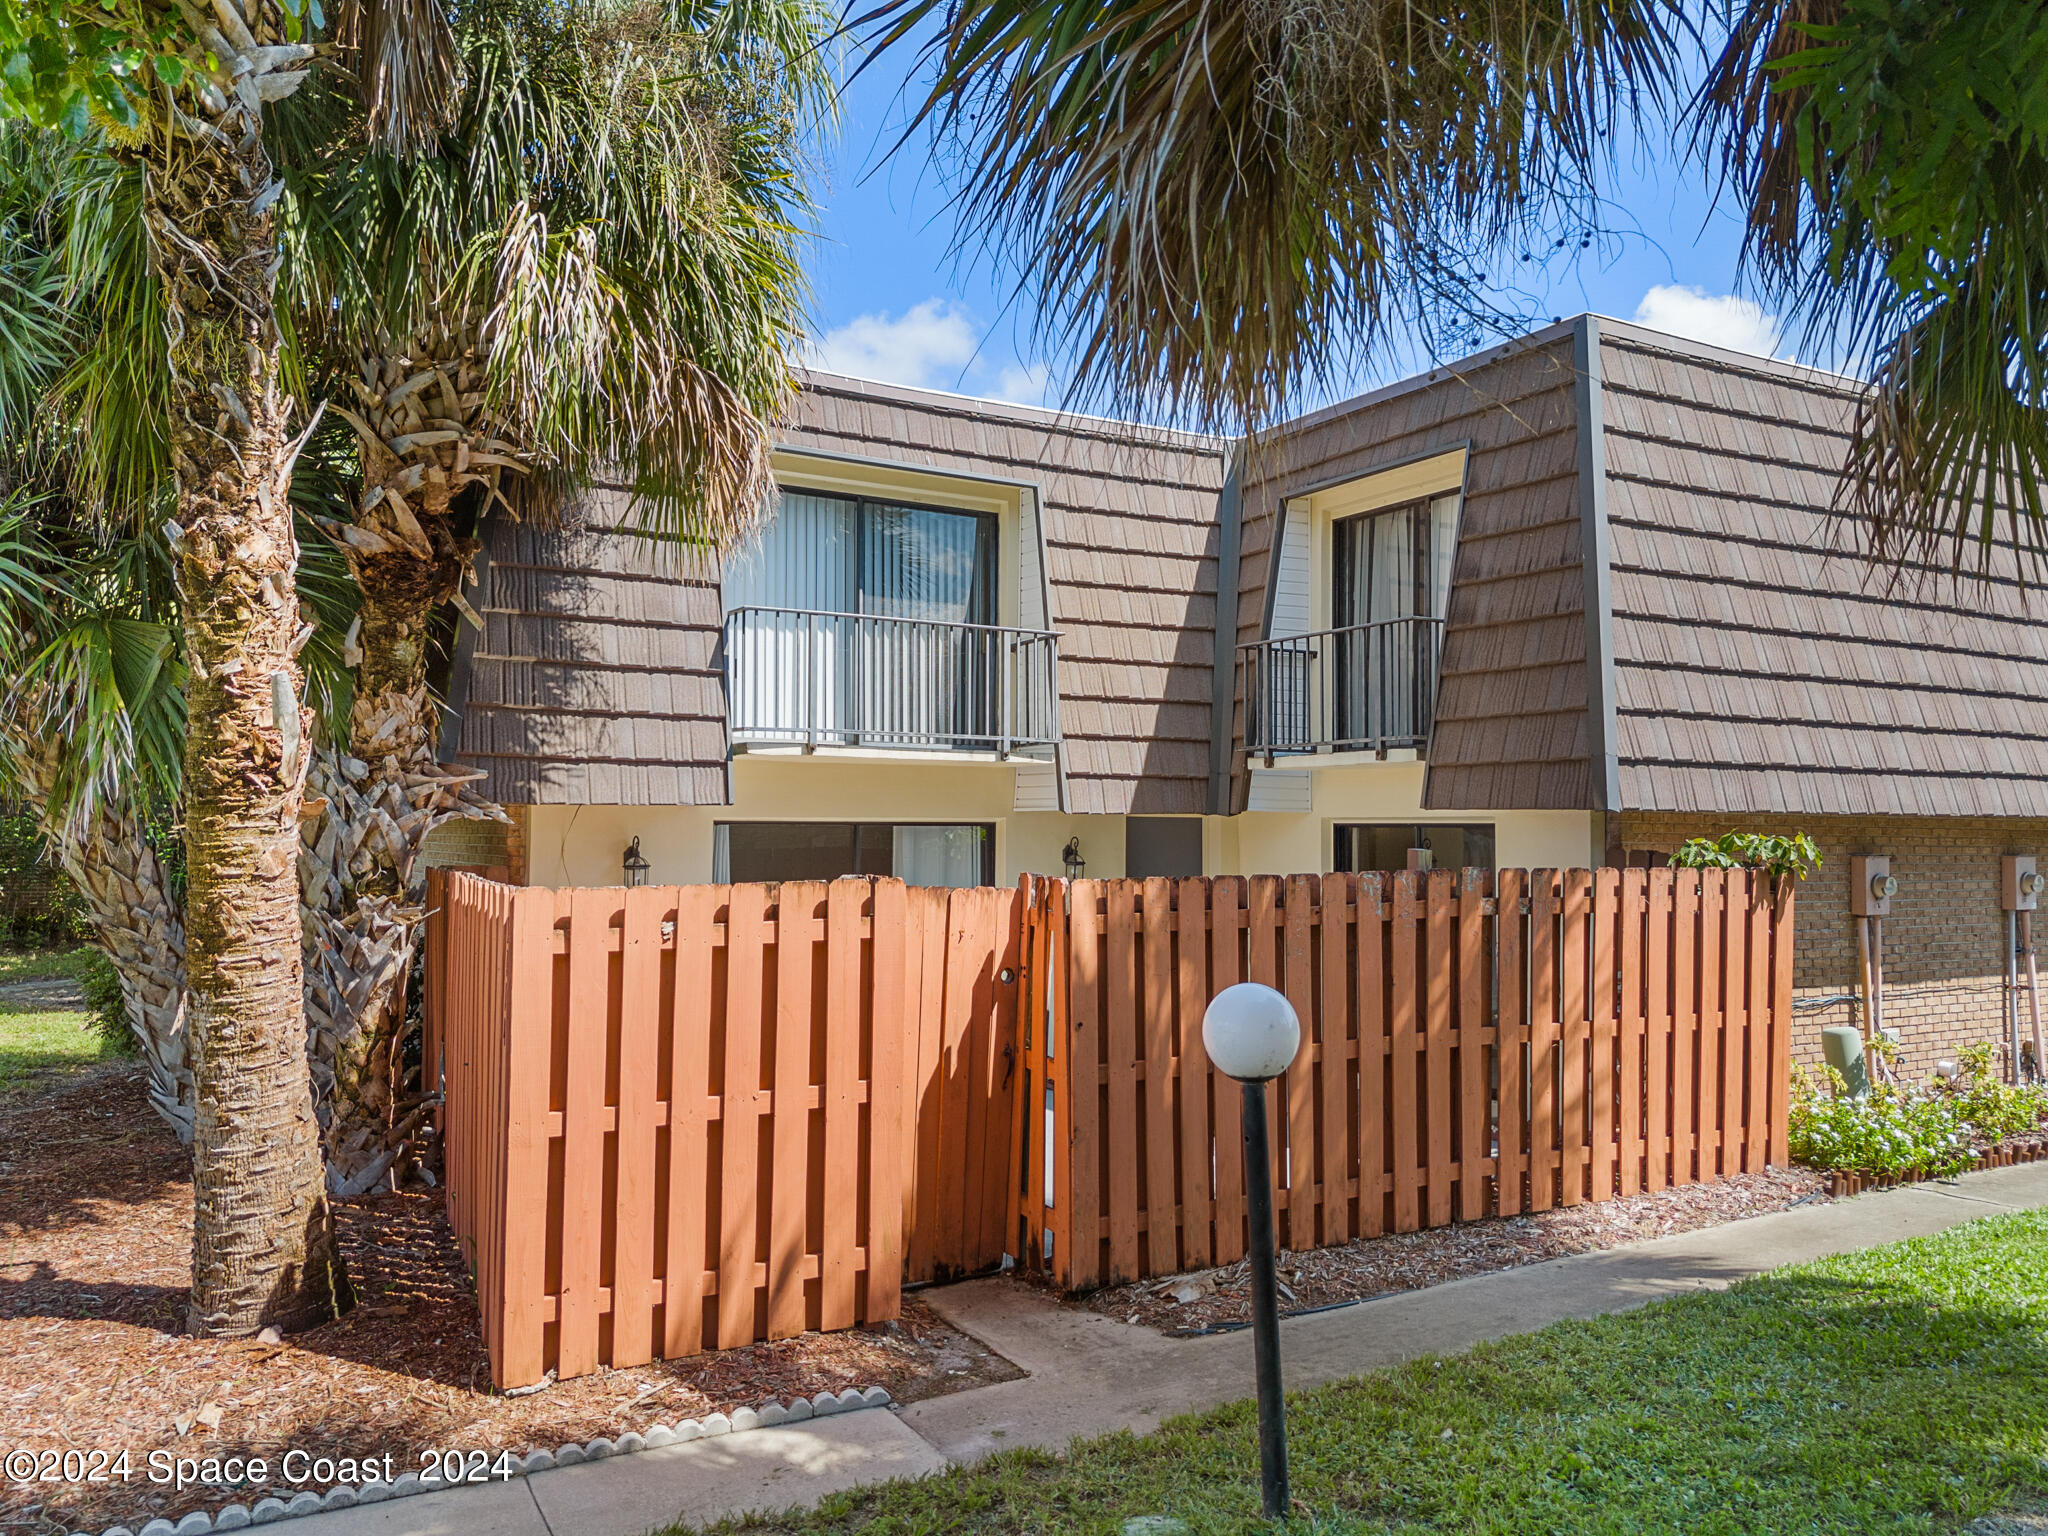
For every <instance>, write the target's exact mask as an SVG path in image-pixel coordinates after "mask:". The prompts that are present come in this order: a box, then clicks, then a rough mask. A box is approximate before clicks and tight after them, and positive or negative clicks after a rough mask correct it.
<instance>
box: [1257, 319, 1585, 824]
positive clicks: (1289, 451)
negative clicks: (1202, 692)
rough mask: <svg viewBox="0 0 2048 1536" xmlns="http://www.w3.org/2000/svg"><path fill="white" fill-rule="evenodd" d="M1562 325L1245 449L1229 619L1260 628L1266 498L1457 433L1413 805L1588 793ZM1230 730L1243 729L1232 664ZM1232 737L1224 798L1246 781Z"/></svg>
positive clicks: (1568, 369)
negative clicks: (1447, 553)
mask: <svg viewBox="0 0 2048 1536" xmlns="http://www.w3.org/2000/svg"><path fill="white" fill-rule="evenodd" d="M1573 393H1574V373H1573V369H1572V338H1571V328H1570V327H1569V326H1553V327H1551V328H1550V329H1548V330H1545V331H1540V332H1538V333H1537V334H1536V335H1534V336H1532V337H1529V338H1527V339H1526V340H1524V341H1521V342H1517V343H1514V344H1511V345H1509V346H1506V347H1502V348H1499V349H1496V350H1495V351H1493V352H1490V353H1485V354H1482V355H1481V356H1480V357H1478V358H1475V359H1472V360H1470V361H1469V362H1466V363H1461V364H1458V365H1456V366H1455V368H1453V369H1444V370H1438V371H1437V372H1436V373H1433V374H1431V375H1429V376H1428V377H1427V378H1424V379H1420V380H1415V381H1411V382H1409V383H1407V384H1401V385H1395V386H1393V387H1392V388H1390V389H1387V390H1382V391H1380V392H1378V393H1376V394H1371V395H1366V396H1364V397H1362V398H1361V399H1359V400H1356V401H1353V402H1349V403H1347V404H1344V405H1339V406H1334V407H1332V408H1330V409H1328V410H1325V411H1320V412H1317V413H1316V414H1314V415H1312V416H1308V417H1305V418H1303V419H1302V420H1301V421H1298V422H1295V423H1292V424H1290V425H1289V426H1287V427H1285V428H1283V429H1281V431H1280V432H1278V433H1277V434H1275V435H1274V437H1273V439H1272V440H1271V441H1269V442H1267V443H1265V444H1262V445H1261V446H1260V448H1259V449H1258V450H1256V451H1255V452H1254V453H1253V455H1252V456H1251V457H1250V458H1249V459H1248V460H1247V463H1246V468H1245V475H1246V483H1245V489H1244V529H1243V554H1242V575H1241V579H1240V587H1239V590H1240V597H1239V602H1238V627H1237V635H1238V640H1239V641H1240V643H1242V642H1247V641H1252V640H1257V639H1259V638H1261V636H1262V634H1263V632H1264V629H1263V626H1264V624H1265V620H1266V613H1267V593H1266V583H1267V579H1268V576H1267V573H1268V568H1269V565H1270V563H1271V558H1272V551H1273V542H1274V528H1275V526H1276V523H1277V521H1278V515H1279V511H1280V508H1281V505H1282V503H1283V502H1284V501H1285V500H1286V499H1287V498H1288V497H1291V496H1297V495H1300V494H1302V493H1303V492H1305V491H1307V490H1309V489H1311V488H1317V487H1326V486H1329V485H1331V484H1334V483H1338V482H1342V481H1345V480H1352V479H1357V478H1360V477H1362V476H1365V475H1370V474H1373V473H1374V472H1376V471H1378V470H1380V469H1384V468H1387V467H1390V466H1393V465H1397V464H1401V463H1405V462H1408V461H1411V460H1413V459H1416V458H1419V457H1423V456H1425V455H1428V454H1431V453H1441V452H1448V451H1451V450H1454V449H1457V448H1459V447H1461V446H1462V447H1469V450H1470V457H1469V459H1468V460H1467V464H1466V472H1465V473H1466V485H1465V498H1464V504H1463V508H1462V511H1461V515H1460V521H1459V532H1458V554H1457V563H1456V566H1455V569H1454V574H1453V578H1452V587H1451V606H1450V612H1449V614H1448V616H1447V617H1448V622H1447V623H1446V625H1445V634H1444V656H1443V681H1442V685H1441V688H1440V691H1439V695H1438V703H1437V716H1436V731H1435V735H1434V738H1433V740H1432V744H1431V749H1430V753H1429V774H1428V780H1427V785H1426V788H1425V790H1424V797H1423V804H1424V805H1425V806H1427V807H1430V808H1432V809H1439V808H1440V809H1489V810H1506V809H1522V808H1527V809H1571V808H1575V807H1579V806H1583V805H1586V804H1587V803H1588V801H1587V796H1588V794H1589V783H1588V777H1587V764H1586V751H1587V744H1586V705H1587V694H1586V667H1585V657H1586V651H1585V572H1584V568H1583V566H1582V565H1581V563H1580V558H1579V539H1580V515H1579V477H1578V465H1577V458H1576V454H1577V435H1576V407H1575V403H1574V398H1573ZM1235 708H1236V713H1235V720H1236V724H1235V733H1234V736H1233V740H1234V741H1236V742H1239V743H1241V742H1242V741H1243V729H1244V721H1243V699H1242V689H1241V680H1240V690H1239V696H1238V698H1237V699H1236V700H1235ZM1244 770H1245V763H1244V758H1243V755H1242V753H1241V752H1240V753H1239V754H1237V756H1236V760H1235V768H1234V772H1235V783H1234V786H1233V790H1234V795H1233V804H1234V806H1235V807H1236V808H1237V809H1240V810H1241V809H1243V807H1244V804H1245V795H1246V791H1247V780H1246V776H1245V771H1244Z"/></svg>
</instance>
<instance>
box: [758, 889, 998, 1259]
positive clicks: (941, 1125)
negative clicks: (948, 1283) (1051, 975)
mask: <svg viewBox="0 0 2048 1536" xmlns="http://www.w3.org/2000/svg"><path fill="white" fill-rule="evenodd" d="M785 889H787V887H785ZM904 894H905V897H906V901H905V913H904V931H903V933H902V935H901V940H900V942H901V944H902V946H903V953H904V955H905V957H906V961H907V963H906V965H905V967H904V996H903V1000H902V1006H901V1009H900V1016H901V1020H902V1029H903V1040H904V1045H903V1050H904V1080H905V1082H906V1084H907V1085H908V1087H909V1090H910V1093H911V1094H912V1100H911V1102H910V1105H909V1107H908V1108H907V1109H906V1112H905V1114H904V1116H903V1122H904V1123H903V1134H904V1147H903V1167H904V1169H905V1171H906V1177H905V1179H904V1185H903V1231H904V1234H905V1243H904V1269H903V1274H904V1278H905V1279H906V1280H909V1281H913V1282H915V1281H921V1280H946V1279H952V1278H956V1277H958V1276H961V1275H972V1274H977V1273H979V1272H981V1271H983V1270H987V1269H994V1268H995V1267H996V1266H997V1265H999V1264H1001V1263H1002V1261H1003V1254H1004V1253H1005V1251H1007V1250H1008V1249H1009V1248H1010V1246H1011V1245H1010V1244H1009V1243H1008V1242H1006V1241H1005V1237H1006V1235H1007V1232H1006V1228H1007V1225H1008V1221H1007V1218H1008V1217H1009V1215H1010V1212H1011V1211H1012V1209H1013V1208H1014V1207H1013V1197H1012V1194H1011V1189H1012V1185H1013V1183H1014V1180H1012V1179H1011V1178H1010V1177H1009V1170H1010V1169H1011V1168H1013V1167H1014V1166H1015V1163H1014V1161H1013V1160H1012V1159H1013V1157H1014V1155H1015V1149H1014V1148H1013V1147H1012V1145H1011V1142H1012V1139H1013V1135H1014V1132H1015V1130H1016V1126H1017V1116H1016V1115H1015V1113H1014V1105H1015V1103H1016V1100H1017V1095H1018V1087H1017V1080H1016V1077H1017V1072H1018V1070H1019V1067H1020V1065H1021V1064H1020V1062H1019V1059H1018V1039H1017V1025H1018V1019H1017V1014H1018V998H1019V995H1020V993H1021V991H1022V988H1021V986H1020V982H1021V980H1022V978H1021V976H1020V972H1021V971H1022V969H1023V966H1024V961H1023V955H1022V933H1021V931H1020V924H1019V920H1018V919H1019V914H1020V913H1021V911H1022V906H1023V896H1022V893H1021V891H1017V890H1003V889H996V888H994V887H986V886H984V887H979V888H976V889H971V890H943V889H938V888H926V887H920V886H912V887H910V888H908V889H907V890H906V891H905V893H904ZM885 941H886V942H891V943H893V942H896V940H895V939H893V938H886V936H885ZM887 1004H888V1000H887V999H882V998H878V999H877V1008H876V1017H877V1021H878V1022H880V1021H881V1020H883V1019H885V1018H886V1017H887V1015H888V1013H889V1012H890V1011H891V1010H890V1008H889V1007H888V1006H887Z"/></svg>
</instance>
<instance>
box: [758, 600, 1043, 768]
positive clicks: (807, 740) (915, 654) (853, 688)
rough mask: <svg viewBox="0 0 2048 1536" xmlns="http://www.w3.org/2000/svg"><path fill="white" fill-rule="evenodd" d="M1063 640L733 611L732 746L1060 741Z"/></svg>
mask: <svg viewBox="0 0 2048 1536" xmlns="http://www.w3.org/2000/svg"><path fill="white" fill-rule="evenodd" d="M1058 671H1059V640H1058V637H1057V636H1055V635H1054V634H1052V633H1051V632H1050V631H1046V630H1034V629H1009V628H1005V627H1002V626H1000V625H994V624H953V623H946V622H942V621H937V620H931V619H898V618H887V617H884V616H882V615H880V614H871V613H825V612H817V611H814V610H811V609H806V608H764V607H746V608H735V609H733V610H732V611H731V612H730V613H728V614H727V615H726V616H725V696H726V710H727V721H728V725H727V729H728V731H729V733H730V736H731V740H732V742H733V744H734V745H736V746H738V745H788V746H801V747H803V748H804V749H806V750H810V749H812V748H815V747H821V746H839V747H880V748H889V749H901V750H910V751H978V752H993V753H996V754H997V755H999V756H1003V757H1007V756H1009V755H1010V754H1011V753H1012V752H1015V751H1017V750H1019V749H1021V748H1029V747H1049V746H1051V745H1052V744H1053V743H1054V742H1055V741H1056V740H1057V739H1058V736H1059V723H1058V714H1057V702H1056V694H1055V679H1056V678H1057V676H1058Z"/></svg>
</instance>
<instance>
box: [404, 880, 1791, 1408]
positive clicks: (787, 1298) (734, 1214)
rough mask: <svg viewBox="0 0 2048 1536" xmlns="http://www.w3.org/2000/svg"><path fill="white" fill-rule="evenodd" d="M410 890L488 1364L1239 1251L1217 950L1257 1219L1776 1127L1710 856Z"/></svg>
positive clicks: (1444, 1199)
mask: <svg viewBox="0 0 2048 1536" xmlns="http://www.w3.org/2000/svg"><path fill="white" fill-rule="evenodd" d="M432 890H433V895H434V899H435V903H436V905H435V906H434V907H433V909H432V910H431V911H430V914H429V919H428V921H429V932H428V935H427V941H426V942H427V952H428V954H429V956H430V957H431V963H432V965H433V966H434V967H435V968H436V969H437V970H438V971H439V972H440V973H441V974H438V975H435V976H433V977H431V978H430V985H429V990H428V1000H429V1007H430V1009H431V1011H432V1020H433V1029H434V1036H433V1038H434V1041H435V1043H436V1065H435V1072H436V1074H437V1076H438V1078H439V1080H440V1081H441V1083H442V1084H443V1086H444V1089H445V1093H446V1103H445V1105H444V1107H443V1113H442V1117H441V1125H442V1131H443V1138H444V1148H445V1162H446V1167H447V1173H448V1179H447V1192H446V1200H447V1206H448V1212H449V1218H450V1222H451V1225H452V1226H453V1228H454V1231H455V1233H456V1235H457V1238H458V1240H459V1241H460V1242H461V1244H462V1248H463V1252H464V1254H465V1257H466V1258H467V1260H468V1262H469V1264H470V1265H471V1267H472V1270H473V1273H474V1276H475V1280H476V1287H477V1293H478V1297H479V1303H480V1307H481V1310H482V1314H483V1317H482V1321H483V1329H484V1337H485V1341H486V1344H487V1346H488V1348H489V1350H490V1354H491V1361H492V1375H493V1379H494V1381H496V1383H497V1384H498V1385H500V1386H516V1385H525V1384H528V1383H530V1382H532V1381H535V1380H538V1379H540V1377H541V1375H542V1374H543V1373H544V1372H546V1371H549V1370H553V1371H556V1372H557V1373H558V1374H561V1375H564V1376H569V1375H575V1374H578V1373H583V1372H588V1371H591V1370H595V1369H597V1368H599V1367H601V1366H602V1367H613V1368H620V1367H630V1366H633V1365H637V1364H642V1363H644V1362H646V1361H647V1360H649V1359H650V1358H653V1357H655V1356H664V1357H678V1356H684V1355H688V1354H691V1353H694V1352H696V1351H699V1350H702V1349H705V1348H710V1347H719V1348H729V1347H733V1346H736V1345H741V1344H747V1343H752V1342H754V1341H756V1340H759V1339H763V1338H770V1337H786V1336H788V1335H790V1334H793V1333H797V1332H800V1331H803V1330H805V1329H810V1328H819V1327H823V1328H828V1329H832V1328H844V1327H848V1326H852V1325H854V1324H857V1323H861V1322H874V1321H879V1320H882V1319H884V1318H887V1317H890V1316H893V1315H895V1313H896V1312H897V1311H898V1309H899V1308H900V1305H901V1295H902V1287H903V1284H904V1283H905V1281H906V1280H919V1281H922V1280H931V1279H937V1278H943V1277H945V1276H948V1275H953V1274H962V1273H971V1272H977V1271H980V1270H984V1269H988V1268H991V1267H993V1266H994V1265H995V1264H996V1263H998V1262H999V1261H1000V1260H1001V1259H1002V1258H1003V1257H1004V1255H1005V1254H1009V1255H1010V1256H1011V1257H1013V1258H1014V1259H1015V1260H1016V1261H1017V1262H1018V1263H1020V1264H1021V1265H1023V1266H1024V1267H1026V1268H1046V1269H1049V1270H1050V1272H1051V1273H1052V1274H1053V1276H1054V1277H1055V1278H1056V1280H1057V1281H1058V1282H1059V1283H1060V1284H1062V1285H1066V1286H1071V1287H1087V1286H1092V1285H1097V1284H1101V1283H1104V1282H1106V1281H1112V1282H1113V1281H1134V1280H1141V1279H1144V1278H1147V1277H1149V1276H1154V1275H1159V1274H1164V1273H1171V1272H1174V1271H1176V1270H1178V1269H1181V1268H1201V1267H1204V1266H1207V1265H1210V1264H1234V1263H1236V1262H1237V1261H1238V1260H1239V1259H1240V1258H1242V1256H1243V1254H1244V1251H1245V1192H1244V1189H1243V1178H1242V1167H1243V1165H1242V1148H1241V1145H1240V1139H1239V1138H1240V1124H1241V1118H1240V1114H1239V1101H1240V1095H1239V1090H1238V1086H1237V1085H1236V1084H1235V1083H1233V1082H1231V1081H1229V1080H1228V1079H1225V1078H1222V1077H1220V1076H1219V1075H1217V1074H1216V1073H1215V1071H1214V1070H1213V1068H1211V1066H1210V1064H1209V1062H1208V1057H1207V1053H1206V1051H1205V1050H1204V1049H1203V1046H1202V1040H1201V1021H1202V1015H1203V1013H1204V1011H1205V1010H1206V1008H1207V1006H1208V1002H1209V1000H1210V999H1211V998H1213V997H1214V996H1215V995H1216V993H1217V992H1219V991H1221V990H1222V989H1223V988H1225V987H1228V986H1230V985H1233V984H1234V983H1236V982H1237V981H1239V980H1254V981H1260V982H1263V983H1265V984H1267V985H1269V986H1274V987H1277V988H1279V989H1280V990H1281V991H1282V992H1283V993H1285V994H1286V996H1287V997H1288V998H1289V1000H1290V1001H1291V1002H1292V1004H1293V1005H1294V1007H1295V1009H1296V1012H1297V1013H1298V1014H1299V1015H1300V1018H1301V1022H1302V1028H1303V1042H1302V1048H1301V1050H1300V1052H1299V1053H1298V1054H1297V1056H1296V1058H1295V1060H1294V1061H1293V1062H1292V1063H1290V1064H1289V1066H1288V1067H1287V1069H1286V1071H1285V1072H1284V1073H1283V1074H1282V1075H1281V1077H1280V1078H1279V1079H1278V1080H1277V1082H1276V1083H1275V1084H1274V1085H1273V1086H1272V1088H1271V1089H1270V1090H1269V1092H1270V1093H1271V1094H1272V1095H1273V1097H1272V1099H1271V1101H1270V1103H1271V1107H1272V1113H1271V1114H1270V1115H1269V1117H1268V1118H1269V1135H1270V1136H1271V1139H1272V1145H1271V1148H1270V1150H1271V1151H1272V1153H1273V1154H1274V1167H1275V1170H1276V1175H1277V1180H1278V1184H1279V1187H1278V1189H1277V1191H1276V1204H1277V1208H1278V1213H1279V1216H1280V1219H1281V1240H1282V1242H1283V1243H1284V1244H1285V1245H1286V1246H1288V1247H1290V1248H1305V1247H1309V1246H1315V1245H1328V1244H1333V1243H1341V1242H1346V1241H1350V1240H1351V1239H1353V1238H1355V1237H1375V1236H1378V1235H1380V1234H1381V1233H1383V1232H1385V1231H1386V1230H1388V1229H1389V1228H1390V1227H1391V1229H1392V1230H1394V1231H1397V1232H1398V1231H1414V1230H1417V1229H1419V1228H1420V1227H1423V1226H1426V1225H1439V1224H1442V1223H1445V1222H1449V1221H1453V1220H1472V1219H1475V1218H1478V1217H1481V1216H1486V1215H1491V1214H1495V1213H1498V1214H1503V1215H1511V1214H1516V1213H1518V1212H1520V1211H1523V1210H1547V1209H1550V1208H1552V1207H1554V1206H1556V1205H1557V1204H1559V1203H1563V1204H1566V1205H1572V1204H1577V1203H1580V1202H1581V1201H1584V1200H1588V1199H1590V1200H1594V1201H1601V1200H1606V1199H1610V1198H1613V1197H1615V1196H1618V1195H1627V1194H1631V1193H1634V1192H1635V1191H1637V1190H1639V1189H1659V1188H1667V1187H1669V1186H1670V1185H1672V1184H1683V1183H1690V1182H1710V1181H1712V1180H1714V1179H1718V1178H1724V1177H1729V1176H1732V1175H1734V1174H1736V1173H1740V1172H1745V1171H1753V1170H1755V1169H1757V1168H1759V1167H1762V1166H1765V1165H1766V1164H1769V1163H1776V1162H1780V1161H1782V1159H1783V1157H1784V1148H1785V1125H1784V1121H1785V1113H1786V1107H1787V1101H1788V1088H1787V1083H1786V1079H1787V1076H1788V1073H1789V1058H1790V1025H1791V964H1790V956H1791V952H1792V949H1791V937H1790V934H1791V922H1792V904H1791V895H1790V892H1789V891H1786V890H1773V889H1770V888H1767V887H1766V886H1765V884H1764V882H1763V879H1762V877H1761V876H1752V875H1750V874H1749V873H1748V872H1744V871H1736V872H1723V871H1705V872H1701V871H1691V870H1677V871H1673V870H1655V871H1648V872H1645V871H1642V870H1627V871H1616V870H1602V871H1587V870H1562V871H1560V870H1535V871H1521V870H1512V869H1508V870H1501V871H1498V872H1497V873H1496V872H1491V871H1481V870H1471V871H1450V870H1437V871H1429V872H1427V873H1417V872H1410V871H1401V872H1397V873H1394V874H1392V875H1384V874H1378V873H1365V874H1360V875H1349V874H1332V875H1327V876H1314V877H1307V876H1292V877H1287V878H1284V879H1283V878H1279V877H1272V876H1253V877H1251V878H1250V879H1248V880H1247V879H1241V878H1237V877H1219V878H1214V879H1210V878H1202V877H1187V878H1183V879H1178V880H1166V879H1148V880H1144V881H1137V880H1113V881H1074V882H1071V883H1069V882H1065V881H1059V880H1047V879H1040V878H1038V877H1027V878H1026V879H1024V880H1022V881H1020V883H1019V885H1018V887H1017V888H1016V889H1015V890H991V889H973V890H955V891H943V890H927V889H914V888H909V887H906V886H905V885H903V884H902V883H901V882H900V881H893V880H872V879H854V880H841V881H834V882H830V883H820V882H802V881H791V882H787V883H785V884H783V885H781V886H779V887H764V886H758V885H737V886H685V887H655V888H636V889H632V890H610V891H588V890H579V891H564V892H554V891H548V890H538V889H514V888H512V887H509V886H506V885H504V884H502V883H500V882H495V881H491V880H486V879H480V878H478V877H476V876H474V875H471V874H467V873H447V874H437V875H436V876H435V879H434V882H433V887H432Z"/></svg>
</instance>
